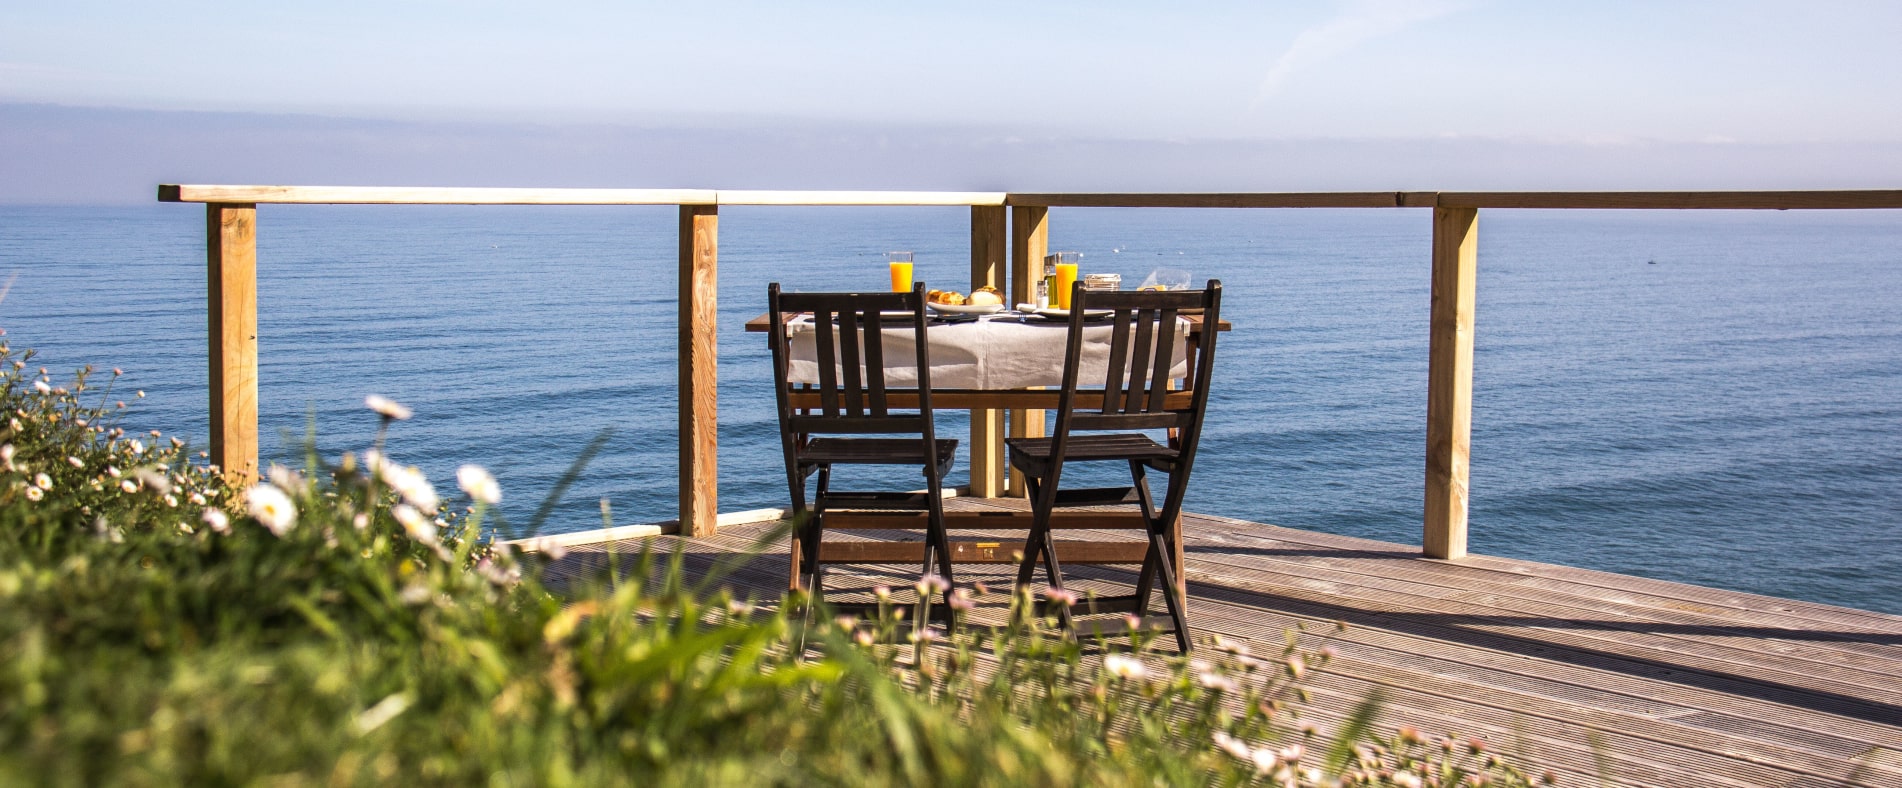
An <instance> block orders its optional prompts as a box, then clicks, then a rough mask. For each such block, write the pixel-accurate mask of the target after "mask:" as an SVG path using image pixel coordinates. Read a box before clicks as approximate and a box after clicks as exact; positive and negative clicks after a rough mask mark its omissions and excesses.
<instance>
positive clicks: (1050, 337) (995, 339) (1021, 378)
mask: <svg viewBox="0 0 1902 788" xmlns="http://www.w3.org/2000/svg"><path fill="white" fill-rule="evenodd" d="M786 330H787V333H788V335H789V336H790V338H791V342H792V359H791V363H790V364H789V367H790V369H789V370H788V371H789V373H790V376H791V380H792V382H794V383H818V382H819V361H818V359H819V353H818V343H817V342H816V341H814V340H815V339H816V338H817V337H818V332H817V331H816V330H815V329H814V327H813V325H812V318H811V316H801V317H799V318H796V319H794V320H793V321H791V322H790V323H788V324H787V326H786ZM1111 332H1112V329H1111V326H1110V323H1109V321H1107V320H1106V321H1102V322H1099V323H1089V324H1085V326H1084V329H1083V358H1082V364H1083V366H1082V370H1081V376H1080V377H1079V378H1078V385H1081V386H1085V387H1091V386H1095V387H1100V386H1102V385H1103V379H1104V377H1105V376H1106V374H1105V373H1106V372H1107V371H1108V368H1109V351H1110V334H1111ZM1188 332H1189V323H1188V321H1186V320H1181V319H1177V321H1176V330H1175V347H1174V348H1173V350H1171V351H1170V352H1171V355H1170V359H1171V361H1172V364H1173V366H1171V367H1170V371H1169V377H1170V378H1171V379H1176V380H1180V379H1181V378H1183V377H1185V376H1186V375H1187V374H1188V371H1189V364H1188V360H1187V358H1186V356H1187V351H1188ZM1130 333H1131V334H1132V335H1133V334H1135V333H1136V332H1134V331H1131V332H1130ZM883 335H884V336H883V341H884V351H885V385H886V386H888V387H891V388H908V387H913V386H916V385H918V375H917V371H916V369H917V361H916V355H915V351H914V350H913V349H912V327H911V323H910V322H909V321H906V322H905V323H902V324H900V325H898V326H897V327H887V328H885V329H884V331H883ZM1067 336H1068V326H1067V325H1066V324H1064V323H1049V322H1035V321H1033V322H1029V323H1026V322H1022V321H1020V320H1018V319H1017V317H1016V316H1014V315H1012V316H1001V315H993V316H987V317H984V318H982V319H980V320H978V321H977V322H973V323H933V324H931V325H930V326H928V327H927V328H926V330H925V337H926V341H928V342H930V343H931V387H932V388H934V389H1016V388H1029V387H1032V386H1052V387H1055V386H1061V385H1063V349H1064V341H1065V339H1066V338H1067ZM836 341H837V335H836V334H834V342H836ZM1130 341H1131V344H1134V341H1135V340H1134V337H1133V336H1132V337H1131V340H1130ZM1151 345H1152V347H1153V345H1154V340H1153V339H1152V340H1151ZM835 351H836V348H835ZM1127 357H1128V356H1125V358H1127ZM1153 357H1154V354H1153V353H1152V354H1151V358H1152V359H1153ZM833 358H835V359H837V358H839V356H837V355H834V356H833ZM861 363H863V361H861ZM1151 363H1152V364H1153V361H1152V362H1151ZM839 379H840V380H843V379H844V378H843V368H841V377H840V378H839Z"/></svg>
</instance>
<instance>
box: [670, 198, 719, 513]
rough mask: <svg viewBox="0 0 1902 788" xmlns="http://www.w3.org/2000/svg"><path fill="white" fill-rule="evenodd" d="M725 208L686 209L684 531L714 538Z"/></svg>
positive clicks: (682, 220)
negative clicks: (716, 332) (717, 327)
mask: <svg viewBox="0 0 1902 788" xmlns="http://www.w3.org/2000/svg"><path fill="white" fill-rule="evenodd" d="M719 229H720V217H719V209H718V208H716V207H714V206H711V205H682V206H680V345H679V348H678V354H679V360H680V381H679V389H680V532H681V533H682V534H688V535H692V536H711V535H712V534H713V529H714V524H715V521H716V520H717V519H718V517H719V514H720V473H719V462H718V460H719V444H720V436H719V429H718V424H719V398H718V384H719V376H718V372H717V370H716V365H717V362H718V357H719V352H718V349H717V347H716V346H715V344H714V323H715V322H716V318H717V317H718V314H719V313H718V311H717V310H716V307H717V305H718V300H717V298H716V296H717V293H718V290H719V276H718V274H719V254H718V252H719Z"/></svg>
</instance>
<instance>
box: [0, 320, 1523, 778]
mask: <svg viewBox="0 0 1902 788" xmlns="http://www.w3.org/2000/svg"><path fill="white" fill-rule="evenodd" d="M32 355H33V354H32V353H31V352H30V351H29V352H23V353H16V352H15V351H13V350H11V349H10V348H7V347H5V346H3V345H0V363H4V364H5V365H6V366H5V368H4V376H3V379H0V383H3V384H4V391H3V392H0V408H3V409H4V411H5V412H4V413H0V418H6V419H7V420H8V421H6V422H5V423H4V424H0V441H3V443H0V784H34V785H49V786H64V785H72V786H80V785H86V786H91V785H176V784H194V785H240V784H268V785H283V786H293V785H356V784H388V783H417V784H455V785H472V784H486V785H498V786H504V785H537V786H540V785H575V784H588V785H593V784H621V783H640V784H658V785H707V784H747V785H776V784H779V785H805V784H828V785H894V784H927V783H928V784H939V785H978V784H983V785H1058V786H1061V785H1152V784H1197V785H1200V784H1215V785H1242V784H1254V783H1265V784H1275V785H1292V784H1299V785H1321V784H1325V785H1335V784H1340V783H1342V782H1343V781H1346V782H1348V783H1350V784H1384V785H1455V784H1482V783H1484V784H1493V785H1523V784H1527V782H1528V781H1527V779H1526V777H1525V775H1524V774H1523V773H1522V772H1521V771H1519V770H1518V769H1516V768H1513V767H1511V766H1509V765H1507V764H1505V763H1503V762H1501V761H1500V760H1499V759H1498V758H1497V757H1496V756H1494V755H1492V754H1491V753H1490V752H1488V751H1487V750H1485V748H1484V746H1483V745H1480V744H1478V743H1477V742H1471V743H1468V742H1463V741H1462V742H1455V740H1454V739H1452V738H1438V739H1433V740H1429V739H1428V738H1426V737H1423V736H1421V735H1420V734H1418V733H1416V732H1414V731H1412V730H1411V729H1405V728H1403V729H1400V730H1398V731H1396V732H1394V733H1393V734H1391V735H1386V736H1380V735H1377V734H1376V732H1375V731H1374V729H1373V726H1372V725H1371V722H1372V720H1373V719H1374V716H1375V714H1376V712H1377V710H1378V700H1379V699H1378V698H1371V699H1369V701H1368V702H1367V703H1366V704H1364V705H1363V706H1362V707H1361V709H1360V710H1359V711H1358V712H1357V713H1356V714H1355V715H1354V717H1353V718H1352V719H1351V720H1349V721H1348V723H1347V724H1346V725H1344V726H1342V727H1341V728H1340V730H1338V731H1337V732H1336V733H1335V734H1334V735H1333V736H1331V737H1327V738H1323V737H1322V736H1321V734H1320V733H1319V732H1318V731H1316V730H1314V729H1313V728H1312V727H1307V726H1304V725H1303V723H1302V722H1301V719H1300V716H1299V706H1300V702H1301V698H1302V695H1301V689H1300V680H1301V679H1302V678H1303V677H1304V676H1305V675H1306V673H1307V672H1308V671H1311V670H1318V669H1324V667H1325V663H1326V661H1327V658H1328V655H1327V654H1325V653H1308V652H1303V651H1301V650H1299V649H1297V648H1296V647H1295V646H1294V645H1293V640H1292V638H1291V639H1290V642H1289V644H1288V645H1287V646H1286V647H1285V648H1281V649H1278V650H1276V651H1275V652H1274V653H1270V654H1263V655H1259V656H1257V655H1250V654H1247V653H1246V651H1245V649H1242V648H1239V647H1231V648H1230V649H1228V650H1227V651H1224V650H1222V649H1219V648H1210V649H1204V651H1206V652H1208V653H1209V654H1212V655H1213V656H1209V657H1204V658H1198V659H1196V660H1184V659H1179V658H1170V657H1164V656H1158V655H1152V654H1147V653H1145V652H1142V651H1139V652H1136V653H1133V654H1123V653H1116V654H1110V655H1108V656H1103V655H1100V654H1094V655H1093V654H1092V653H1090V652H1091V651H1092V650H1086V649H1085V648H1083V647H1082V646H1080V645H1079V644H1077V643H1075V642H1072V641H1069V640H1066V639H1064V638H1062V637H1058V636H1057V635H1056V634H1054V633H1053V632H1052V631H1051V630H1050V629H1049V628H1048V626H1047V624H1048V622H1038V621H1026V622H1025V623H1024V625H1022V626H1018V627H1013V628H1007V629H997V630H992V629H982V628H977V627H964V628H960V629H959V630H958V631H956V632H953V633H949V634H943V633H937V634H933V635H927V636H926V637H927V638H930V639H931V642H928V643H916V642H912V639H911V638H909V637H907V636H906V635H905V633H906V632H907V631H908V630H907V628H905V627H903V626H901V622H900V621H899V618H900V616H899V613H898V612H897V611H896V610H895V609H888V610H887V612H886V614H885V615H883V616H880V617H879V618H878V619H877V620H873V621H865V622H858V621H850V620H844V621H841V620H835V619H833V618H832V617H830V616H827V615H819V616H816V617H814V619H813V620H815V621H818V622H820V623H818V624H815V625H810V626H807V625H802V621H801V620H800V619H797V618H793V617H790V616H788V615H787V614H784V613H778V612H761V611H759V610H756V609H754V608H752V607H751V606H749V605H746V604H743V603H740V602H738V601H735V600H732V599H730V598H728V597H727V596H725V595H724V594H723V593H721V592H719V591H717V590H711V591H709V590H705V587H706V586H707V584H706V583H704V582H702V581H703V579H702V578H687V577H684V576H683V573H682V572H681V571H680V569H679V567H680V559H679V556H678V555H665V554H654V553H644V554H641V555H636V556H628V557H627V561H628V563H629V564H630V566H629V567H627V569H628V570H629V571H625V572H618V573H604V574H603V575H602V576H600V577H598V578H595V579H593V580H590V581H584V582H581V583H578V584H575V585H571V586H567V587H565V588H564V589H563V591H562V593H561V594H560V595H556V594H554V593H551V592H550V591H549V590H547V589H546V588H544V586H543V585H542V584H541V582H540V581H539V579H538V571H537V564H536V561H537V560H538V559H537V558H536V557H534V556H530V555H520V554H516V553H513V552H511V551H507V550H502V549H498V548H496V547H495V546H494V545H493V542H491V541H490V540H489V539H488V538H487V537H486V534H487V530H492V529H485V526H484V521H485V518H487V517H489V516H490V515H489V513H488V510H487V503H486V502H489V501H493V500H494V498H495V495H497V490H496V488H495V486H494V483H493V480H492V479H489V478H488V477H487V474H486V473H484V472H481V471H480V469H469V468H465V469H464V472H463V473H460V474H458V477H459V481H460V482H461V486H462V487H463V488H464V492H463V493H462V494H460V495H457V496H455V497H454V498H452V499H449V500H446V501H445V500H441V499H440V498H439V497H438V494H437V493H436V491H435V488H434V487H433V486H432V485H431V484H430V483H429V481H428V480H427V479H424V478H423V477H422V474H421V473H420V472H417V471H416V470H414V469H413V468H408V467H405V466H402V465H401V464H400V463H398V462H396V461H394V460H393V459H391V458H390V457H389V456H388V455H387V453H386V451H385V447H384V446H383V445H382V444H383V441H384V432H383V431H382V430H380V431H379V432H378V434H377V435H375V436H372V437H371V438H370V439H369V440H368V441H367V443H368V444H369V447H368V448H366V450H365V451H363V452H362V453H359V454H354V455H344V456H342V457H338V458H334V459H333V458H322V457H317V456H315V454H314V453H312V455H311V456H309V457H307V458H306V463H305V467H304V468H303V469H302V470H301V471H299V472H293V471H290V470H287V469H283V468H273V469H272V470H271V473H270V474H269V479H270V480H269V481H267V482H263V483H260V484H258V485H256V486H255V487H251V488H248V489H235V488H233V487H232V486H230V485H228V484H227V483H226V481H225V479H224V477H223V476H222V475H221V474H220V473H219V472H218V471H217V470H216V469H212V468H208V467H206V466H203V465H199V464H194V463H193V462H191V461H190V460H191V457H190V456H189V455H188V453H187V452H188V449H187V447H185V446H184V445H183V444H181V443H179V442H177V441H170V440H165V439H164V438H163V436H159V435H157V434H145V435H138V436H134V435H131V434H129V433H127V432H125V431H123V429H122V428H120V427H119V426H118V423H117V415H116V414H117V413H118V412H119V410H120V408H121V407H122V406H121V405H118V404H116V403H115V402H114V401H113V399H112V394H111V386H110V383H108V384H106V385H104V386H95V385H94V384H92V383H91V382H90V381H91V378H92V377H93V375H92V374H91V373H90V371H82V372H81V373H79V374H78V375H77V376H75V378H74V380H73V382H72V383H71V384H69V385H64V386H56V385H54V383H53V382H52V379H51V377H50V376H48V375H47V374H46V373H45V371H44V370H40V371H39V372H38V374H35V373H34V372H32V371H29V362H30V361H31V359H32ZM115 377H116V375H115ZM375 405H376V406H377V407H378V409H379V411H380V412H383V413H384V414H385V418H384V422H383V425H384V428H385V429H387V428H388V427H390V425H391V424H393V423H394V422H395V421H396V420H397V419H398V417H400V416H403V415H405V414H404V413H403V412H402V411H401V409H400V406H395V405H394V404H393V403H386V402H378V403H375ZM444 504H446V506H445V505H444ZM790 601H791V602H793V603H794V604H783V605H780V606H779V608H780V609H794V608H797V607H798V605H797V604H796V603H797V601H798V600H790ZM1028 602H1029V600H1028V599H1027V598H1021V597H1020V598H1017V599H1016V600H1015V603H1016V604H1018V605H1019V608H1018V609H1019V610H1029V609H1031V608H1030V607H1029V605H1028ZM1023 618H1028V616H1024V617H1023Z"/></svg>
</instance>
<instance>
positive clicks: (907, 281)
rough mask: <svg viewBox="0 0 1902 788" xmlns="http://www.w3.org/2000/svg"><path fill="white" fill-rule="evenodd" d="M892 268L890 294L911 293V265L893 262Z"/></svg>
mask: <svg viewBox="0 0 1902 788" xmlns="http://www.w3.org/2000/svg"><path fill="white" fill-rule="evenodd" d="M891 266H892V292H894V293H909V292H911V263H898V262H894V263H892V264H891Z"/></svg>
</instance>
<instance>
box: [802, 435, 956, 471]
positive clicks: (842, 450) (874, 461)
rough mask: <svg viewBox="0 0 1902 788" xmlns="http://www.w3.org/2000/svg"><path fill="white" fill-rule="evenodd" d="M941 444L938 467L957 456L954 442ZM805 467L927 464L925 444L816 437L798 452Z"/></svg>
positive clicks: (906, 440) (946, 440) (948, 441)
mask: <svg viewBox="0 0 1902 788" xmlns="http://www.w3.org/2000/svg"><path fill="white" fill-rule="evenodd" d="M937 443H938V458H937V460H938V464H939V465H948V464H950V463H951V461H952V460H953V458H955V457H957V454H958V442H957V441H956V440H954V439H945V440H940V441H938V442H937ZM799 462H800V463H802V464H805V465H835V464H837V465H924V464H925V451H924V441H923V440H919V439H908V438H814V439H812V441H811V442H810V443H807V444H806V447H805V448H804V449H803V450H801V451H800V452H799Z"/></svg>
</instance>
